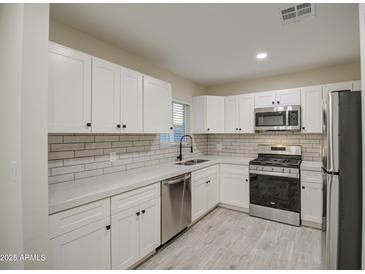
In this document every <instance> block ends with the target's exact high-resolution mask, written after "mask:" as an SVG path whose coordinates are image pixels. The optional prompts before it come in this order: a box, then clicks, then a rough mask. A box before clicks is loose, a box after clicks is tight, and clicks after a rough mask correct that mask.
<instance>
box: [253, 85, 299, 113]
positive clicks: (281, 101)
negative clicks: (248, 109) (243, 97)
mask: <svg viewBox="0 0 365 274" xmlns="http://www.w3.org/2000/svg"><path fill="white" fill-rule="evenodd" d="M290 105H300V89H299V88H292V89H283V90H275V91H265V92H257V93H256V94H255V107H256V108H266V107H276V106H290Z"/></svg>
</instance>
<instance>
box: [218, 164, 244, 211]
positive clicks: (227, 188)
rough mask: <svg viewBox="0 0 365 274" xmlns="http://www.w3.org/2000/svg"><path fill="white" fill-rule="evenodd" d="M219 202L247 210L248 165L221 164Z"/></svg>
mask: <svg viewBox="0 0 365 274" xmlns="http://www.w3.org/2000/svg"><path fill="white" fill-rule="evenodd" d="M220 189H221V191H220V192H221V203H222V204H225V205H229V206H234V207H238V208H240V209H245V210H248V208H249V200H250V198H249V195H250V192H249V189H250V184H249V172H248V166H242V165H230V164H222V165H221V178H220Z"/></svg>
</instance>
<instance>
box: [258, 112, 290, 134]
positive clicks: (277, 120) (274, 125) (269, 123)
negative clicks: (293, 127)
mask: <svg viewBox="0 0 365 274" xmlns="http://www.w3.org/2000/svg"><path fill="white" fill-rule="evenodd" d="M287 119H288V117H287V112H286V110H285V109H284V108H283V107H276V108H257V109H255V129H256V130H285V129H286V128H287V127H286V126H287Z"/></svg>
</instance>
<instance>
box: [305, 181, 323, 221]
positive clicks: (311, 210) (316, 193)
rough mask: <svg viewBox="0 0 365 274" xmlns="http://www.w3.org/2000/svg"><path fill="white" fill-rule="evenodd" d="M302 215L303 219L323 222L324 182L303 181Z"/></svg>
mask: <svg viewBox="0 0 365 274" xmlns="http://www.w3.org/2000/svg"><path fill="white" fill-rule="evenodd" d="M301 184H302V189H301V217H302V219H303V220H306V221H311V222H315V223H319V224H320V223H322V206H323V205H322V199H323V193H322V184H317V183H307V182H302V183H301Z"/></svg>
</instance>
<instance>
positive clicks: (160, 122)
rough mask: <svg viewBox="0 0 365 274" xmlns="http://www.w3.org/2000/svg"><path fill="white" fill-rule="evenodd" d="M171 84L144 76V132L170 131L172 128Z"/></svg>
mask: <svg viewBox="0 0 365 274" xmlns="http://www.w3.org/2000/svg"><path fill="white" fill-rule="evenodd" d="M171 102H172V99H171V85H170V84H169V83H167V82H164V81H161V80H158V79H155V78H152V77H150V76H143V103H144V113H143V121H144V132H145V133H169V132H170V130H171V126H172V123H171V116H172V114H171V111H172V110H171V107H172V106H171V104H172V103H171Z"/></svg>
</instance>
